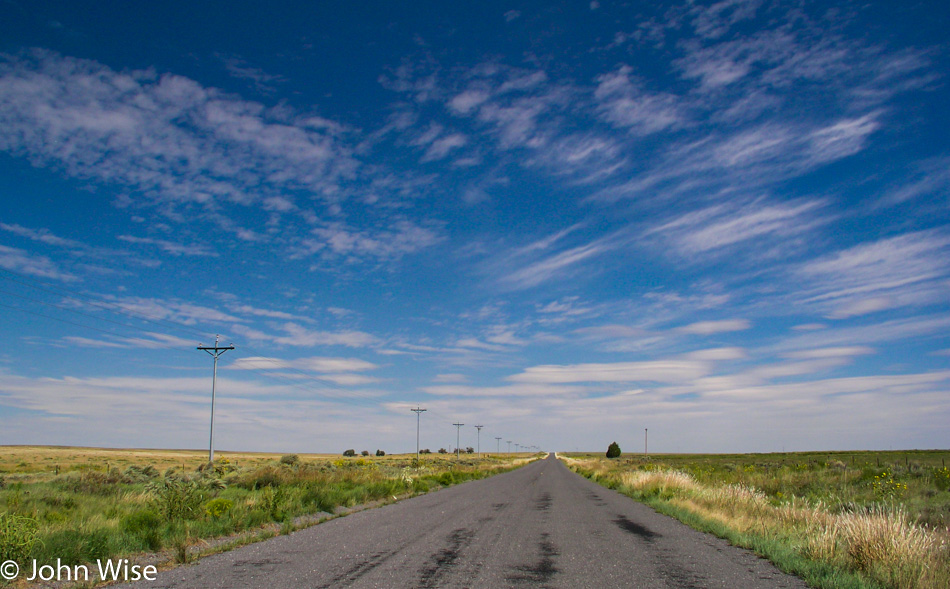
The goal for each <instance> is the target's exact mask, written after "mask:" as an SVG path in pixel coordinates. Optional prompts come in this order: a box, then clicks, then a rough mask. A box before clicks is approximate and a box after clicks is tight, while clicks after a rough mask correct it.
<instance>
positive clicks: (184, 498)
mask: <svg viewBox="0 0 950 589" xmlns="http://www.w3.org/2000/svg"><path fill="white" fill-rule="evenodd" d="M148 490H149V491H151V492H152V494H153V496H154V499H153V503H154V506H155V510H156V511H158V513H159V514H160V515H161V516H162V517H164V518H165V519H166V520H168V521H175V520H182V519H194V518H196V517H198V515H199V511H198V509H199V508H200V507H201V502H202V499H203V497H202V494H201V489H199V488H198V485H196V484H195V483H194V482H192V481H188V480H182V479H175V478H166V479H162V480H161V481H157V482H155V483H151V484H149V485H148Z"/></svg>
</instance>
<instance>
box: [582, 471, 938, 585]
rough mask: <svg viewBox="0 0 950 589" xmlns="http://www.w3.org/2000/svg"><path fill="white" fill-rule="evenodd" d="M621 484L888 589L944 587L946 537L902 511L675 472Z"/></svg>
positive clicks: (624, 477) (623, 477)
mask: <svg viewBox="0 0 950 589" xmlns="http://www.w3.org/2000/svg"><path fill="white" fill-rule="evenodd" d="M574 462H575V464H576V465H582V464H590V465H591V466H595V463H596V462H598V461H574ZM600 470H601V472H602V473H606V472H607V471H606V470H604V469H603V468H602V467H601V468H600ZM619 480H620V483H621V485H622V487H621V488H622V489H623V487H626V490H628V491H632V492H633V493H632V494H634V495H635V496H636V495H640V496H655V497H658V498H660V499H665V500H666V501H669V503H671V504H672V505H675V506H677V507H679V508H681V509H686V510H688V511H690V512H692V513H695V514H697V515H700V516H701V517H703V518H705V519H707V520H710V521H715V522H718V523H720V524H722V525H725V526H727V527H729V528H731V529H733V530H736V531H738V532H741V533H752V534H759V535H764V536H768V537H778V536H784V537H787V538H790V539H791V541H792V542H795V543H796V544H798V546H799V551H800V552H801V553H802V554H803V555H805V556H807V557H808V558H811V559H814V560H822V561H826V562H837V563H839V564H842V565H844V566H845V567H847V568H849V569H852V570H857V571H861V572H862V573H865V574H867V575H868V576H869V577H871V578H873V579H875V580H877V581H879V582H882V583H884V584H885V585H886V586H889V587H898V588H906V589H944V588H945V587H947V583H948V581H950V552H948V534H947V533H946V531H939V530H932V529H927V528H925V527H923V526H919V525H917V524H915V523H914V522H912V521H910V519H909V518H908V516H907V514H906V512H905V511H904V510H903V509H902V508H900V507H887V506H880V507H878V508H876V509H873V510H870V511H862V512H856V513H831V512H829V511H827V510H826V509H825V507H824V506H823V505H822V504H820V503H819V504H816V505H808V504H804V503H801V502H797V501H793V502H791V503H785V504H779V505H776V504H773V503H772V502H770V501H769V499H768V498H767V497H766V496H765V494H764V493H762V492H761V491H759V490H757V489H755V488H753V487H750V486H747V485H725V486H718V487H710V486H706V485H702V484H700V483H698V482H697V481H696V480H695V479H694V478H693V477H691V476H690V475H689V474H687V473H684V472H680V471H675V470H665V471H629V472H623V473H621V474H620V475H619Z"/></svg>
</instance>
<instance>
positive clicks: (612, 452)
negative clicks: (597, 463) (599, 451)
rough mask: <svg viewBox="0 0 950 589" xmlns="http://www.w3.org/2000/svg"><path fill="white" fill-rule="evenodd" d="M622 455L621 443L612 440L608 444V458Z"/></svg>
mask: <svg viewBox="0 0 950 589" xmlns="http://www.w3.org/2000/svg"><path fill="white" fill-rule="evenodd" d="M619 456H620V445H619V444H617V442H611V443H610V445H609V446H607V458H618V457H619Z"/></svg>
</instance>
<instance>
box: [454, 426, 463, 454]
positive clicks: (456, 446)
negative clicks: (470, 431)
mask: <svg viewBox="0 0 950 589" xmlns="http://www.w3.org/2000/svg"><path fill="white" fill-rule="evenodd" d="M452 425H454V426H455V459H456V460H458V459H459V457H460V456H461V450H460V449H459V436H461V431H462V426H463V425H465V424H464V423H453V424H452Z"/></svg>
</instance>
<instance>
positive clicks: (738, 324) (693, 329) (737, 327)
mask: <svg viewBox="0 0 950 589" xmlns="http://www.w3.org/2000/svg"><path fill="white" fill-rule="evenodd" d="M750 327H752V324H751V323H749V322H748V321H747V320H745V319H723V320H720V321H697V322H696V323H690V324H689V325H684V326H683V327H678V328H677V329H676V331H678V332H680V333H689V334H695V335H714V334H717V333H728V332H732V331H744V330H746V329H749V328H750Z"/></svg>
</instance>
